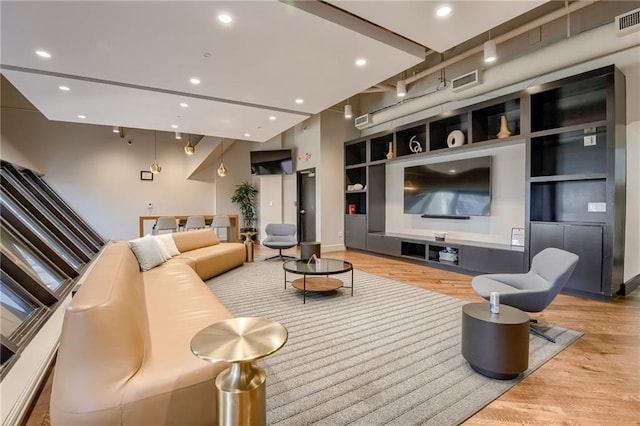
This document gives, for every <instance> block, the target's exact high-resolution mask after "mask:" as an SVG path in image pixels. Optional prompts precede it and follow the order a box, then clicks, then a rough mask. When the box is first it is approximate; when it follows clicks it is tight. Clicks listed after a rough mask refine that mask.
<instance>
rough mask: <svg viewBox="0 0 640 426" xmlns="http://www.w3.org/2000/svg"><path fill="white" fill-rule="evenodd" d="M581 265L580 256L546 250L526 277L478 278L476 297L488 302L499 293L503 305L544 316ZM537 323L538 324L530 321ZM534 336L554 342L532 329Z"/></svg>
mask: <svg viewBox="0 0 640 426" xmlns="http://www.w3.org/2000/svg"><path fill="white" fill-rule="evenodd" d="M577 263H578V256H577V255H575V254H573V253H569V252H568V251H564V250H560V249H557V248H546V249H544V250H542V251H541V252H540V253H538V254H536V255H535V256H534V257H533V259H532V261H531V269H530V270H529V272H527V273H525V274H488V275H478V276H477V277H474V278H473V280H472V281H471V285H472V286H473V289H474V290H475V292H476V293H478V294H479V295H480V296H482V297H483V298H485V299H487V300H489V298H490V296H491V292H493V291H497V292H498V293H500V303H501V304H503V305H509V306H513V307H514V308H518V309H522V310H523V311H526V312H541V311H542V310H544V309H545V308H546V307H547V306H549V304H550V303H551V302H552V301H553V299H554V298H555V297H556V295H557V294H558V293H559V292H560V291H561V290H562V288H563V287H564V285H565V284H566V283H567V281H568V280H569V277H570V276H571V274H572V273H573V270H574V269H575V267H576V264H577ZM531 322H532V323H536V320H531ZM530 330H531V332H532V333H533V334H536V335H538V336H541V337H544V338H545V339H547V340H549V341H550V342H553V343H555V340H554V339H553V338H552V337H550V336H548V335H546V334H544V333H543V332H541V331H540V330H537V329H535V328H533V326H532V327H531V328H530Z"/></svg>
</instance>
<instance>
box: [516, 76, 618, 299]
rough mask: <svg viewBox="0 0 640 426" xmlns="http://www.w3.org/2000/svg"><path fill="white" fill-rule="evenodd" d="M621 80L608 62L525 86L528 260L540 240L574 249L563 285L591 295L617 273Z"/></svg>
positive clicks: (604, 293) (610, 285) (614, 286)
mask: <svg viewBox="0 0 640 426" xmlns="http://www.w3.org/2000/svg"><path fill="white" fill-rule="evenodd" d="M621 87H624V76H623V75H622V74H621V73H620V72H619V71H617V70H616V69H615V68H614V67H613V66H610V67H606V68H602V69H599V70H595V71H591V72H588V73H585V74H582V75H578V76H574V77H571V78H567V79H563V80H560V81H556V82H553V83H550V84H546V85H542V86H540V87H537V88H532V89H530V93H531V101H530V102H531V137H530V143H529V149H528V159H527V163H528V164H529V176H528V177H527V184H528V190H529V199H528V209H527V212H528V221H527V222H528V225H529V226H528V231H529V237H528V238H527V240H528V241H530V246H529V256H528V260H529V261H530V260H531V259H532V258H533V256H535V255H536V254H537V253H538V252H540V251H541V250H543V249H544V248H546V247H558V248H563V249H566V250H568V251H571V252H573V253H576V254H577V255H578V256H580V260H579V261H578V265H577V266H576V269H575V271H574V272H573V274H572V276H571V278H570V279H569V282H568V283H567V285H566V286H565V292H568V293H573V294H577V295H581V296H587V297H593V298H604V299H607V298H610V297H611V296H613V295H614V294H616V292H618V291H619V290H620V289H621V286H622V280H623V274H622V267H623V265H622V259H623V258H624V256H623V253H624V220H623V218H624V209H625V194H624V179H625V172H624V157H625V149H624V147H625V144H624V135H619V134H618V135H616V125H619V124H621V123H622V121H623V119H624V116H625V112H624V96H620V95H616V93H618V94H619V93H624V92H623V91H622V90H621ZM617 218H622V219H620V220H619V219H617Z"/></svg>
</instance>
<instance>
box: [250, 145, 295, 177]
mask: <svg viewBox="0 0 640 426" xmlns="http://www.w3.org/2000/svg"><path fill="white" fill-rule="evenodd" d="M250 155H251V157H250V158H251V174H252V175H290V174H292V173H293V161H292V157H291V150H290V149H278V150H272V151H251V152H250Z"/></svg>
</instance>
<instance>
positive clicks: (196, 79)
mask: <svg viewBox="0 0 640 426" xmlns="http://www.w3.org/2000/svg"><path fill="white" fill-rule="evenodd" d="M189 81H190V82H191V84H193V85H198V84H200V79H199V78H196V77H191V79H190V80H189Z"/></svg>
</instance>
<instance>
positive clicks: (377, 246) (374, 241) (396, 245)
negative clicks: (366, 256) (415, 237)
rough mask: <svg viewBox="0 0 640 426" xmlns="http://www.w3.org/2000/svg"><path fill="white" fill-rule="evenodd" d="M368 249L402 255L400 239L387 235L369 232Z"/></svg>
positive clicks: (391, 254)
mask: <svg viewBox="0 0 640 426" xmlns="http://www.w3.org/2000/svg"><path fill="white" fill-rule="evenodd" d="M367 250H369V251H372V252H375V253H382V254H388V255H390V256H400V239H398V238H395V237H387V236H385V235H376V234H369V236H368V239H367Z"/></svg>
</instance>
